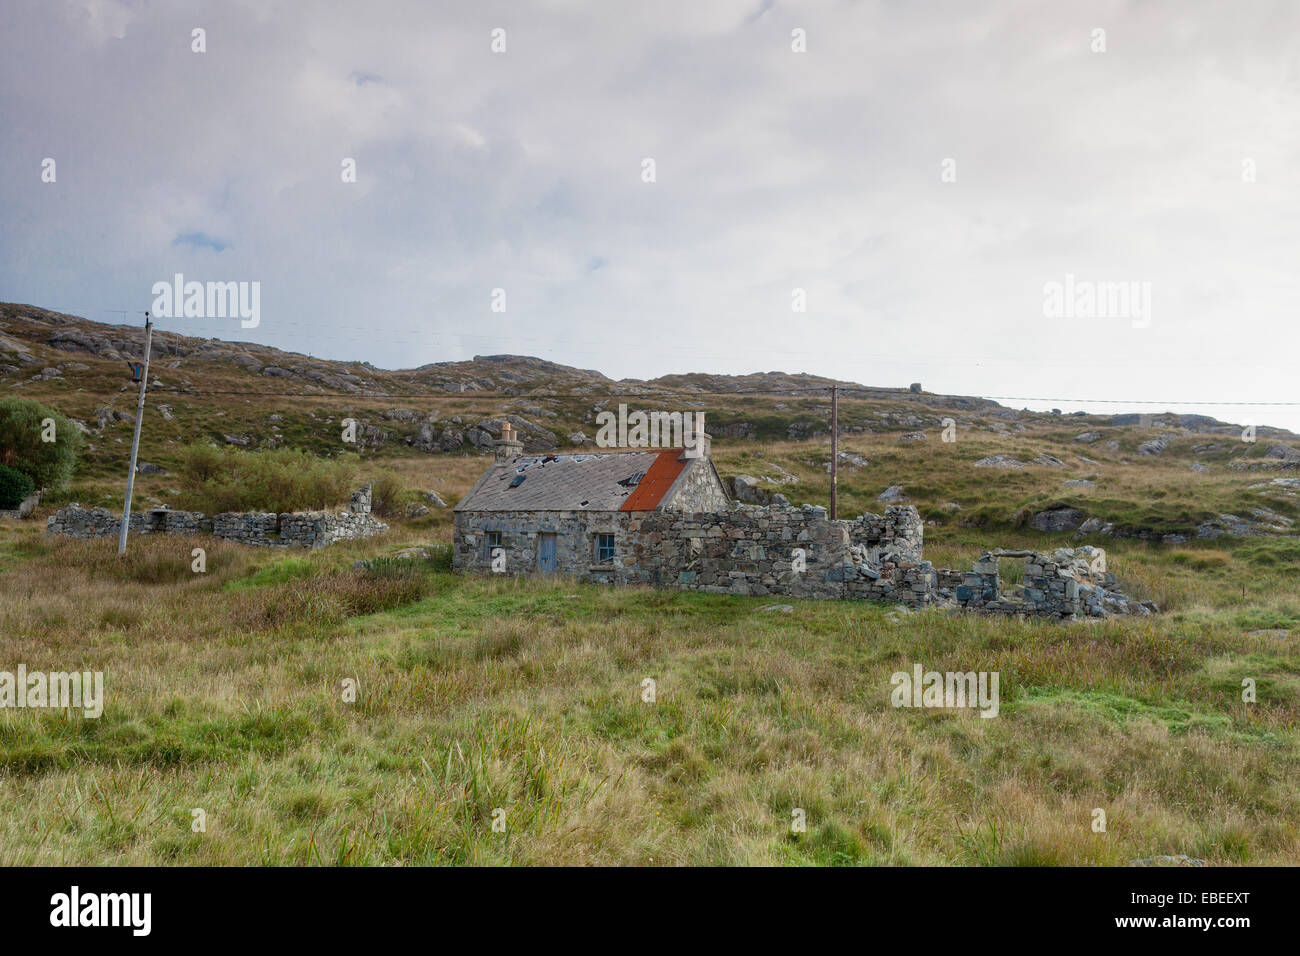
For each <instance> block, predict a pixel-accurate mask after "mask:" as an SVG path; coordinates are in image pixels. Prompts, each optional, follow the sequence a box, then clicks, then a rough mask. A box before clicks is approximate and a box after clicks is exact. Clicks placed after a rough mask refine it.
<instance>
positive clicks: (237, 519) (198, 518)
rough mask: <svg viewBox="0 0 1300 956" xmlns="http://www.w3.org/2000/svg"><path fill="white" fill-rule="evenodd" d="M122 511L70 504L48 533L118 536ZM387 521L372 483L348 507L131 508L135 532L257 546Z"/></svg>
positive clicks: (300, 541) (346, 534)
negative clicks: (373, 508) (380, 516)
mask: <svg viewBox="0 0 1300 956" xmlns="http://www.w3.org/2000/svg"><path fill="white" fill-rule="evenodd" d="M121 528H122V517H121V515H118V514H114V513H113V512H111V511H109V510H108V509H107V508H82V507H81V506H80V505H77V504H71V505H68V506H67V507H65V508H60V509H59V510H58V511H57V512H55V513H54V514H52V515H50V517H49V519H48V520H47V521H46V527H45V533H46V534H59V535H66V536H68V537H73V538H83V539H89V538H116V537H117V536H118V534H119V533H120V531H121ZM387 529H388V525H386V524H384V523H383V522H382V521H378V520H376V519H375V518H374V517H373V516H372V515H371V514H370V486H369V485H367V486H366V487H365V488H362V489H360V490H359V491H356V492H353V494H352V501H351V504H350V505H349V508H348V510H347V511H341V512H333V511H294V512H284V513H282V514H276V513H275V512H224V513H222V514H219V515H214V516H213V517H211V518H209V517H207V516H206V515H204V514H203V513H202V512H199V511H173V510H172V509H170V508H154V509H152V510H149V511H140V512H133V513H132V515H131V522H130V528H129V530H130V533H131V534H184V535H200V534H210V535H212V536H213V537H215V538H223V539H225V540H227V541H237V542H239V543H240V544H248V545H255V546H259V547H282V548H289V547H297V548H323V547H326V546H328V545H331V544H333V543H335V542H336V541H347V540H353V539H357V538H368V537H370V536H371V535H373V534H378V533H379V532H381V531H386V530H387Z"/></svg>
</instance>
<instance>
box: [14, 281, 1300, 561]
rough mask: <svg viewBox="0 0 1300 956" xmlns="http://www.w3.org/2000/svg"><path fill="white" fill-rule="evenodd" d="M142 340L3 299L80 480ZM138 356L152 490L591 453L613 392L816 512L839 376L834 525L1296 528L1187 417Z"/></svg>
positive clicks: (115, 450)
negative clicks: (205, 465) (254, 468)
mask: <svg viewBox="0 0 1300 956" xmlns="http://www.w3.org/2000/svg"><path fill="white" fill-rule="evenodd" d="M142 345H143V333H142V330H141V329H140V328H139V327H138V326H137V327H130V326H122V325H106V324H102V323H97V322H91V321H88V320H86V319H83V318H79V317H77V316H72V315H64V314H61V313H56V312H50V311H47V310H44V309H40V308H36V307H34V306H27V305H14V304H0V389H3V390H4V393H5V394H9V395H20V396H24V397H29V398H33V399H38V400H40V401H43V402H46V403H48V404H51V405H53V406H55V407H57V408H58V409H60V410H61V411H63V412H64V413H65V414H67V415H69V416H70V417H72V418H73V419H74V420H75V421H76V422H77V424H78V427H80V428H82V429H83V430H84V431H85V432H86V433H87V435H88V437H89V440H90V452H89V455H88V460H87V461H86V463H85V467H84V468H83V472H82V474H83V480H86V481H92V480H94V479H96V478H103V479H105V480H108V479H111V478H114V477H115V476H118V475H120V473H121V470H122V468H123V467H124V464H125V460H126V455H127V449H128V446H129V441H130V432H131V426H132V424H133V422H134V411H135V397H136V390H135V388H134V387H133V386H132V385H131V384H130V381H129V371H128V370H127V367H126V362H127V361H128V360H131V359H136V358H138V356H139V354H140V351H141V348H142ZM153 345H154V351H153V363H152V365H151V368H150V372H151V375H150V378H151V383H150V393H149V415H150V418H149V420H148V426H149V427H148V428H146V429H145V433H144V439H143V450H142V459H143V460H144V461H146V462H147V463H148V465H149V471H151V472H152V473H153V474H155V475H158V476H159V480H160V481H161V480H163V479H162V476H165V474H166V471H167V467H168V465H169V462H170V460H171V459H172V458H173V457H174V456H175V454H176V452H177V450H178V447H179V446H180V445H183V444H187V443H190V442H194V441H207V442H216V443H218V444H228V445H234V446H239V447H243V448H248V449H254V448H274V447H282V446H291V447H300V448H305V449H308V450H310V451H313V452H314V453H316V454H320V455H327V456H329V455H339V454H346V453H351V452H358V453H360V454H361V455H362V456H363V457H366V458H382V459H388V460H400V459H414V460H419V459H424V458H429V459H430V461H431V462H432V461H436V460H437V459H438V457H440V456H448V455H451V456H464V455H472V454H478V453H484V452H486V451H487V450H488V449H490V448H491V443H492V440H493V439H494V438H495V437H496V436H497V435H498V434H499V432H500V427H501V424H502V422H504V421H510V422H511V423H512V424H513V425H514V426H515V427H516V429H517V430H518V431H519V433H520V435H521V437H522V439H523V441H524V443H525V447H526V448H527V449H528V450H530V451H548V450H555V449H563V448H574V447H583V446H590V445H591V444H592V441H593V437H594V435H595V428H594V422H595V418H596V415H597V413H598V412H600V411H601V410H604V409H606V408H615V407H616V406H617V405H618V403H619V402H620V401H626V402H628V403H629V405H631V406H632V407H633V408H636V407H643V408H651V409H663V410H669V411H674V410H683V411H684V410H688V409H691V410H694V409H699V410H702V411H704V412H706V414H707V420H708V428H709V431H710V433H712V434H713V435H714V436H715V445H714V451H715V457H716V458H717V460H718V464H719V468H720V470H721V471H723V473H724V475H725V476H726V477H727V478H728V480H729V481H732V482H734V485H733V487H734V488H735V490H736V491H737V493H738V496H740V497H744V498H747V499H749V500H765V499H766V498H768V497H770V496H771V495H773V494H777V493H780V494H784V495H786V496H787V497H788V498H789V499H791V500H793V501H795V502H796V503H799V502H801V501H812V502H816V503H825V501H826V499H827V497H828V495H829V482H828V477H827V474H826V473H827V471H828V466H829V452H828V449H827V438H828V435H829V430H830V407H829V406H830V403H829V401H828V399H827V391H826V390H827V388H828V386H830V385H831V384H838V385H840V386H842V387H843V388H844V391H843V392H842V399H841V402H840V426H841V433H842V450H841V456H842V458H841V464H842V468H841V479H840V495H841V508H842V513H860V511H862V510H870V509H872V508H874V509H876V510H879V507H880V505H879V502H882V501H910V502H912V503H914V504H916V505H917V506H918V508H920V509H921V511H922V513H923V515H925V516H926V518H927V520H928V521H929V522H930V523H931V524H932V525H934V526H939V527H941V526H944V525H952V524H964V525H966V526H981V527H982V526H989V527H996V526H999V525H1001V526H1009V527H1024V528H1030V529H1037V530H1040V531H1043V532H1047V533H1055V534H1062V533H1072V534H1084V535H1087V534H1096V535H1100V536H1105V535H1133V536H1141V537H1145V538H1149V539H1159V540H1166V541H1171V542H1175V543H1177V542H1180V541H1184V540H1188V539H1191V538H1193V537H1200V538H1213V537H1216V536H1219V535H1223V534H1230V535H1276V534H1291V533H1292V530H1293V528H1295V526H1296V521H1297V520H1298V519H1300V506H1298V502H1300V441H1298V440H1297V438H1296V436H1295V435H1293V434H1292V433H1290V432H1288V431H1285V430H1283V429H1276V428H1267V427H1261V428H1258V429H1257V431H1256V434H1255V438H1256V440H1255V441H1254V442H1247V441H1243V439H1242V434H1241V429H1240V428H1239V426H1236V425H1232V424H1227V423H1223V422H1219V421H1216V420H1215V419H1212V418H1208V417H1206V416H1202V415H1177V414H1169V413H1165V414H1152V415H1145V414H1136V413H1124V414H1117V415H1113V416H1098V415H1084V414H1075V415H1061V414H1053V413H1045V412H1031V411H1028V410H1017V409H1012V408H1007V407H1004V406H1002V405H999V404H998V403H997V402H994V401H991V400H988V399H982V398H972V397H965V396H952V395H937V394H933V393H930V392H926V391H924V390H923V389H922V388H921V387H920V385H912V386H910V387H899V388H879V387H867V386H863V385H859V384H857V383H851V382H833V380H831V379H826V378H821V377H817V376H812V375H806V374H790V373H785V372H763V373H754V374H751V375H742V376H725V375H712V374H707V373H693V374H685V375H672V376H664V377H661V378H657V379H649V380H638V379H623V380H618V381H615V380H613V379H610V378H608V377H606V376H605V375H602V374H601V373H600V372H598V371H594V370H590V369H580V368H574V367H570V366H566V365H559V364H556V363H553V362H548V361H544V360H542V359H538V358H531V357H527V356H516V355H489V356H476V357H475V358H474V359H472V360H469V361H461V362H439V363H434V364H431V365H424V366H420V367H419V368H413V369H401V370H392V371H390V370H384V369H379V368H375V367H374V366H371V365H369V364H366V363H364V362H335V361H329V360H325V359H319V358H313V357H310V356H306V355H302V354H299V353H292V352H284V351H281V350H278V349H274V348H269V347H267V346H262V345H256V344H252V343H245V342H225V341H220V340H213V339H203V338H194V337H188V336H183V335H178V334H176V333H173V332H166V331H156V332H155V334H154V340H153ZM345 419H354V420H355V421H356V422H357V427H356V439H357V441H356V443H355V444H345V443H343V442H342V441H341V439H340V435H341V426H342V422H343V420H345ZM948 423H951V425H950V427H948V428H947V429H945V426H946V425H948ZM946 439H953V440H951V441H949V440H946ZM409 467H418V466H417V465H414V464H410V465H409ZM472 470H473V469H470V471H471V472H472ZM461 490H463V489H461ZM165 493H166V489H165V487H162V486H160V488H159V489H158V494H165ZM851 509H852V510H851Z"/></svg>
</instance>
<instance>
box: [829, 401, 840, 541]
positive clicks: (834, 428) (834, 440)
mask: <svg viewBox="0 0 1300 956" xmlns="http://www.w3.org/2000/svg"><path fill="white" fill-rule="evenodd" d="M839 490H840V387H839V386H838V385H832V386H831V520H832V521H834V520H835V517H836V508H837V507H838V505H839Z"/></svg>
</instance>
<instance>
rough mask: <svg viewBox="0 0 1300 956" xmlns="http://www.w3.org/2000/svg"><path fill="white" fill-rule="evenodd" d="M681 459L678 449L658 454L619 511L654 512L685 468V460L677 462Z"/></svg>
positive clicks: (680, 451) (680, 452)
mask: <svg viewBox="0 0 1300 956" xmlns="http://www.w3.org/2000/svg"><path fill="white" fill-rule="evenodd" d="M681 457H682V450H681V449H680V448H672V449H669V450H667V451H663V452H660V453H659V457H658V458H656V459H655V460H654V464H653V465H651V466H650V470H649V471H647V472H646V473H645V475H644V476H643V477H642V478H641V481H640V483H639V484H638V485H637V486H636V489H635V490H634V491H633V492H632V493H631V494H630V495H628V496H627V501H625V502H623V507H621V508H619V509H618V510H619V511H654V510H655V508H656V507H658V505H659V502H661V501H663V498H664V495H666V494H668V489H669V488H671V487H672V486H673V482H674V481H676V480H677V476H678V475H680V474H681V473H682V472H683V471H684V470H685V468H686V462H685V460H679V459H681Z"/></svg>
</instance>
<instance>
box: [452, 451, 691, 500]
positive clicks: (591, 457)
mask: <svg viewBox="0 0 1300 956" xmlns="http://www.w3.org/2000/svg"><path fill="white" fill-rule="evenodd" d="M681 454H682V449H680V448H670V449H656V450H654V451H622V452H596V453H591V454H581V453H579V454H572V455H521V456H520V457H518V458H515V459H514V460H512V461H509V462H498V463H496V464H494V465H493V466H492V467H491V468H489V469H488V471H487V473H486V474H485V475H484V476H483V477H482V478H480V479H479V481H478V483H477V484H476V485H475V486H474V487H473V488H471V489H470V491H469V494H467V495H466V496H465V497H464V498H462V499H461V500H460V502H459V503H457V505H456V507H455V509H454V510H455V511H620V510H623V511H653V510H654V509H655V508H656V507H657V506H658V505H659V504H660V503H661V502H662V501H663V500H664V497H665V496H666V495H667V493H668V491H669V490H670V489H671V488H672V485H673V483H674V482H675V481H676V480H677V477H678V476H679V475H680V474H681V473H682V471H683V470H684V468H685V467H686V464H687V462H685V461H680V462H679V461H678V458H679V457H680V456H681ZM700 460H703V459H700ZM521 477H522V479H523V480H522V481H519V479H520V478H521ZM647 477H648V479H649V480H648V481H647ZM516 482H517V483H516ZM642 483H644V484H645V485H646V487H645V489H644V491H639V489H638V486H639V485H640V484H642ZM512 485H513V487H512Z"/></svg>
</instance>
